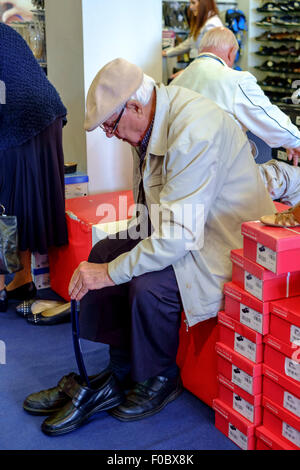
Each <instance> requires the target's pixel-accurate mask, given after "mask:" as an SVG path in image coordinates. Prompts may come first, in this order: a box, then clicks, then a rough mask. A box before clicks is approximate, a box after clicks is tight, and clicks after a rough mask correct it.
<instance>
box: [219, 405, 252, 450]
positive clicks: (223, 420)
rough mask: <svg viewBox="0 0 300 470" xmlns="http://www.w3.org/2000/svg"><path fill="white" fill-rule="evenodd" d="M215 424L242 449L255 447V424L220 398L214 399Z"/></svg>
mask: <svg viewBox="0 0 300 470" xmlns="http://www.w3.org/2000/svg"><path fill="white" fill-rule="evenodd" d="M213 409H214V410H215V426H216V428H217V429H219V431H221V432H222V433H223V434H225V436H227V437H228V438H229V439H230V440H232V441H233V442H234V443H235V444H236V445H237V446H238V447H240V448H241V449H242V450H254V449H255V426H254V424H252V423H250V421H248V420H247V419H245V418H243V416H241V415H240V414H239V413H237V412H236V411H235V410H233V409H232V408H230V407H229V406H228V405H226V403H224V402H222V401H221V400H220V399H219V398H216V399H215V400H214V401H213Z"/></svg>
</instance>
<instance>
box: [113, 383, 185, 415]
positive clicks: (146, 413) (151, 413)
mask: <svg viewBox="0 0 300 470" xmlns="http://www.w3.org/2000/svg"><path fill="white" fill-rule="evenodd" d="M182 392H183V387H180V389H179V390H175V391H174V392H173V393H171V395H169V396H168V397H167V398H166V399H165V400H164V401H163V402H162V404H161V405H160V406H159V407H158V408H155V410H151V411H147V412H145V413H143V414H138V415H131V416H127V415H124V414H123V413H121V412H119V411H118V410H117V409H116V410H112V411H111V412H110V415H111V416H113V417H114V418H117V419H119V420H120V421H138V420H139V419H143V418H148V417H149V416H152V415H155V414H156V413H158V412H159V411H161V410H162V409H163V408H164V407H165V406H166V405H167V404H168V403H170V402H171V401H173V400H175V398H177V397H178V396H179V395H180V394H181V393H182Z"/></svg>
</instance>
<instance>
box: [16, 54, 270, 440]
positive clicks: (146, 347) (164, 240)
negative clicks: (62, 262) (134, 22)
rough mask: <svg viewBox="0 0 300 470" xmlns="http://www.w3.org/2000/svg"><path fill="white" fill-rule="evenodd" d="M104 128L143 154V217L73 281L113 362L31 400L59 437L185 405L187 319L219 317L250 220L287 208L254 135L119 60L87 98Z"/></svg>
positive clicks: (138, 167) (137, 169) (87, 332)
mask: <svg viewBox="0 0 300 470" xmlns="http://www.w3.org/2000/svg"><path fill="white" fill-rule="evenodd" d="M99 127H100V128H101V129H102V131H103V132H104V133H105V134H106V136H107V138H113V137H114V136H115V137H116V138H117V139H121V140H123V141H124V142H128V143H129V144H130V145H131V147H132V155H133V163H134V182H133V190H134V196H135V201H136V202H137V203H138V206H137V208H138V213H137V214H136V217H134V218H133V219H132V220H131V221H130V224H129V227H128V230H127V231H126V232H121V233H119V234H117V236H115V237H114V236H111V237H109V238H107V239H105V240H102V241H100V242H99V243H97V244H96V245H95V246H94V247H93V249H92V251H91V253H90V256H89V260H88V261H84V262H82V263H81V264H80V265H79V266H78V268H77V269H76V270H75V272H74V274H73V277H72V279H71V282H70V286H69V292H70V295H71V298H72V299H75V300H78V301H79V300H80V301H81V314H80V331H81V336H82V337H84V338H86V339H89V340H92V341H97V342H101V343H105V344H108V345H109V352H110V361H109V363H108V367H107V369H106V370H105V371H103V372H101V373H100V374H99V375H98V376H95V377H93V378H91V382H90V386H87V384H85V383H82V381H81V380H80V378H79V377H78V376H76V374H73V373H71V374H70V375H68V376H65V377H63V378H62V379H61V381H60V382H59V384H58V385H57V386H56V387H53V388H51V389H49V390H44V391H41V392H38V393H34V394H32V395H30V396H29V397H27V399H26V400H25V402H24V408H25V409H26V410H27V411H29V412H31V413H35V414H37V413H38V414H44V415H50V416H49V417H48V418H47V419H46V420H45V421H44V422H43V424H42V430H43V431H44V432H45V433H47V434H50V435H57V434H62V433H66V432H69V431H72V430H73V429H76V428H78V427H79V426H81V425H82V424H83V423H84V422H86V421H87V419H88V418H90V417H91V416H92V415H94V414H96V413H98V412H99V411H101V410H107V409H112V410H111V411H110V413H111V415H112V416H113V417H115V418H117V419H119V420H121V421H131V420H136V419H141V418H146V417H149V416H151V415H153V414H154V413H157V412H159V411H160V410H161V409H162V408H163V407H165V405H167V404H168V403H169V402H171V401H172V400H174V399H175V398H176V397H178V395H179V394H180V392H181V391H182V384H181V380H180V373H179V370H178V367H177V365H176V354H177V348H178V341H179V328H180V323H181V313H182V310H184V312H185V315H186V322H187V325H189V326H192V325H195V324H197V323H199V322H201V321H204V320H207V319H208V318H212V317H215V316H216V315H217V313H218V311H219V310H220V308H221V307H222V305H223V293H222V289H223V284H224V282H226V281H228V280H229V279H230V278H231V262H230V257H229V254H230V251H231V250H232V249H234V248H239V247H241V246H242V237H241V223H242V222H244V221H247V220H256V219H257V218H258V217H260V216H262V215H263V214H268V213H273V212H274V211H275V209H274V205H273V202H272V200H271V198H270V197H269V195H268V193H267V191H266V189H265V186H264V185H263V182H262V180H261V178H260V175H259V172H258V169H257V166H256V164H255V162H254V160H253V157H252V155H251V150H250V145H249V142H248V140H247V138H246V137H245V135H244V133H243V132H242V131H241V129H240V128H239V126H237V125H236V123H235V122H234V121H233V120H232V119H231V118H230V117H229V116H228V115H227V114H226V113H225V112H224V111H222V110H221V109H220V108H219V107H218V106H217V105H216V104H215V103H213V102H212V101H210V100H207V99H206V98H204V97H203V96H201V95H199V94H198V93H195V92H193V91H190V90H186V89H184V88H182V87H176V86H171V87H165V86H164V85H162V84H160V85H157V84H155V82H154V80H153V79H151V78H150V77H148V76H147V75H145V74H144V73H143V71H142V70H141V69H140V68H139V67H138V66H136V65H134V64H131V63H129V62H127V61H126V60H124V59H115V60H113V61H111V62H109V63H108V64H107V65H105V66H104V67H103V68H102V69H101V70H100V71H99V72H98V74H97V75H96V77H95V79H94V81H93V83H92V85H91V87H90V90H89V93H88V96H87V112H86V120H85V129H86V130H88V131H92V130H94V129H97V128H99ZM132 382H133V383H132ZM128 387H129V388H130V391H129V393H128V394H127V395H126V396H125V395H124V394H123V391H122V389H126V388H127V389H128Z"/></svg>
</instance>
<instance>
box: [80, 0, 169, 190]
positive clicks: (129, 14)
mask: <svg viewBox="0 0 300 470" xmlns="http://www.w3.org/2000/svg"><path fill="white" fill-rule="evenodd" d="M82 20H83V23H82V24H83V57H84V85H85V96H86V94H87V92H88V88H89V86H90V84H91V82H92V80H93V78H94V76H95V75H96V73H97V72H98V70H99V69H100V68H101V67H102V66H103V65H105V64H106V63H107V62H109V61H110V60H112V59H114V58H117V57H123V58H125V59H127V60H129V61H130V62H133V63H135V64H137V65H139V66H140V67H141V68H142V69H143V70H144V72H145V73H147V74H149V75H151V76H152V77H153V78H154V79H155V80H157V81H161V80H162V59H161V35H162V33H161V25H162V2H161V0H127V1H124V0H113V1H109V0H83V2H82ZM86 143H87V170H88V175H89V181H90V183H89V190H90V193H96V192H104V191H114V190H121V189H128V188H131V186H132V161H131V153H130V147H129V145H128V144H126V143H124V142H120V141H118V140H117V139H116V138H115V137H113V138H112V139H107V138H106V137H105V134H104V133H103V132H102V131H101V130H100V129H96V130H95V131H93V132H91V133H87V135H86Z"/></svg>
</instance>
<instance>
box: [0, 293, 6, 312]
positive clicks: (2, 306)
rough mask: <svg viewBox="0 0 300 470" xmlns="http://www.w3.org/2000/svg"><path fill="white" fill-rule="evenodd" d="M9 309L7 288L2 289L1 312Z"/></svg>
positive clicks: (0, 295)
mask: <svg viewBox="0 0 300 470" xmlns="http://www.w3.org/2000/svg"><path fill="white" fill-rule="evenodd" d="M6 310H7V293H6V290H5V289H2V290H0V312H6Z"/></svg>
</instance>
